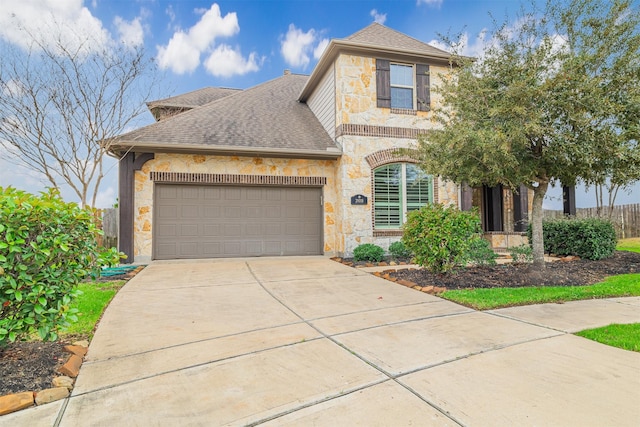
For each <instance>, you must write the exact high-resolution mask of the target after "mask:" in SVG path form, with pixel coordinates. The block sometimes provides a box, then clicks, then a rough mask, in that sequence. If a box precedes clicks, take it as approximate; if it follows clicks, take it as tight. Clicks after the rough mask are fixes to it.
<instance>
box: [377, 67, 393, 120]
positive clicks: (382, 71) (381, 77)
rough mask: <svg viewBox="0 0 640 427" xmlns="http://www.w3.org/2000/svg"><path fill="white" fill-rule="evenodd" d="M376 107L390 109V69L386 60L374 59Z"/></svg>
mask: <svg viewBox="0 0 640 427" xmlns="http://www.w3.org/2000/svg"><path fill="white" fill-rule="evenodd" d="M376 88H377V92H378V93H377V98H378V107H380V108H391V67H390V66H389V61H388V60H386V59H376Z"/></svg>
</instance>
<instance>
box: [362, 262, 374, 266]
mask: <svg viewBox="0 0 640 427" xmlns="http://www.w3.org/2000/svg"><path fill="white" fill-rule="evenodd" d="M364 266H365V267H373V264H371V263H370V262H368V263H366V264H365V265H364Z"/></svg>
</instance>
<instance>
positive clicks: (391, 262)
mask: <svg viewBox="0 0 640 427" xmlns="http://www.w3.org/2000/svg"><path fill="white" fill-rule="evenodd" d="M389 265H398V263H397V262H395V261H389Z"/></svg>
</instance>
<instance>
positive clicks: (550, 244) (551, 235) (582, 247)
mask: <svg viewBox="0 0 640 427" xmlns="http://www.w3.org/2000/svg"><path fill="white" fill-rule="evenodd" d="M528 233H529V241H531V227H529V230H528ZM542 233H543V239H544V251H545V252H547V253H552V254H556V255H560V256H566V255H577V256H579V257H580V258H585V259H590V260H598V259H603V258H608V257H610V256H611V255H613V252H614V251H615V249H616V243H617V238H616V231H615V229H614V227H613V224H611V222H610V221H606V220H603V219H599V218H584V219H576V218H572V219H554V220H548V221H543V224H542Z"/></svg>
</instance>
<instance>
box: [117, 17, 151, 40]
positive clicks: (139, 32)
mask: <svg viewBox="0 0 640 427" xmlns="http://www.w3.org/2000/svg"><path fill="white" fill-rule="evenodd" d="M113 23H114V25H115V26H116V28H117V29H118V34H119V35H120V41H121V42H122V43H124V44H126V45H127V46H131V47H136V46H141V45H142V44H143V43H144V30H143V29H142V22H141V20H140V18H139V17H138V18H135V19H134V20H133V21H131V22H127V21H125V20H124V19H122V18H121V17H119V16H116V17H115V19H114V21H113Z"/></svg>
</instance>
